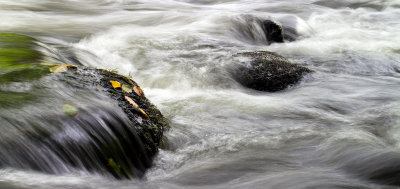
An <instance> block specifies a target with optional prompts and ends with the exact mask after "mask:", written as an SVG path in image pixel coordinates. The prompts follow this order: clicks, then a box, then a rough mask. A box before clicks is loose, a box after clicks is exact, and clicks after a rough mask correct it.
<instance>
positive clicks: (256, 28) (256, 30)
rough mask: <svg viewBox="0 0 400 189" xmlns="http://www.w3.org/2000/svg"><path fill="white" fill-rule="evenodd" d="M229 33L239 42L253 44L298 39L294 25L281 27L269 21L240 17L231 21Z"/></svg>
mask: <svg viewBox="0 0 400 189" xmlns="http://www.w3.org/2000/svg"><path fill="white" fill-rule="evenodd" d="M232 22H233V27H232V28H231V31H232V32H233V34H234V35H235V36H236V37H237V38H238V39H240V40H245V41H247V42H251V43H255V44H266V45H270V44H272V43H283V42H285V41H294V40H296V39H297V38H298V33H297V31H296V28H295V24H288V25H287V26H285V25H282V24H280V23H278V22H276V21H273V20H271V19H265V18H259V17H255V16H252V15H241V16H239V17H237V18H234V19H233V21H232Z"/></svg>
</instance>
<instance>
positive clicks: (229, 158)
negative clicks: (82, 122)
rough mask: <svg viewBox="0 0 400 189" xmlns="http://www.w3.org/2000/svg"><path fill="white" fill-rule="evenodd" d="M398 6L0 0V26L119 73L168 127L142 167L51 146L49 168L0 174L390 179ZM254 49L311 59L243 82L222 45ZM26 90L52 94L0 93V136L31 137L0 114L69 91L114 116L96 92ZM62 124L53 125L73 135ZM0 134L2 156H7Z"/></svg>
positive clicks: (242, 180) (63, 178) (241, 184)
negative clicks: (84, 159)
mask: <svg viewBox="0 0 400 189" xmlns="http://www.w3.org/2000/svg"><path fill="white" fill-rule="evenodd" d="M399 8H400V2H399V1H397V0H354V1H350V0H337V1H328V0H319V1H318V0H307V1H297V0H296V1H289V0H287V1H286V0H285V1H257V0H256V1H244V0H235V1H234V0H220V1H211V0H204V1H197V0H193V1H189V0H181V1H173V0H168V1H153V0H150V1H137V0H118V1H110V0H82V1H73V0H69V1H67V0H65V1H50V0H43V1H33V0H32V1H29V0H23V1H22V0H21V1H14V0H3V1H1V2H0V20H1V21H0V32H13V33H22V34H26V35H30V36H34V37H36V38H38V39H39V40H40V41H41V42H43V43H46V44H47V46H48V48H50V51H53V53H54V54H57V55H59V57H57V59H62V61H68V62H71V63H75V64H77V63H79V64H83V65H85V66H92V67H98V68H105V69H116V70H117V71H119V72H120V73H122V74H126V75H128V74H129V75H131V76H132V78H133V79H134V80H135V81H137V82H138V83H139V84H140V85H141V86H142V88H143V89H144V91H145V93H146V95H147V97H148V98H149V99H150V100H151V101H152V102H153V103H155V104H156V105H157V106H158V107H159V108H160V109H161V111H162V112H163V114H164V115H165V116H166V117H167V118H168V119H169V120H170V121H171V130H170V131H169V132H167V133H166V136H167V137H168V139H169V141H170V147H169V148H168V149H163V150H161V151H160V153H159V155H158V156H157V157H156V159H155V162H154V166H153V168H151V169H150V170H149V171H148V172H147V173H146V174H145V176H144V178H143V179H133V180H122V181H121V180H116V179H114V178H113V177H112V176H110V175H104V174H100V173H96V172H92V171H90V170H85V169H79V168H78V169H70V168H69V167H68V166H66V165H65V164H63V163H61V164H57V161H56V159H54V160H52V161H54V162H53V163H49V162H43V163H39V162H37V163H38V164H39V166H47V167H48V169H49V170H53V171H50V172H54V173H57V174H46V173H42V172H35V171H30V170H27V169H23V168H8V167H4V168H1V169H0V188H96V189H97V188H279V189H281V188H296V189H298V188H396V185H397V186H399V184H400V150H399V144H400V143H399V142H400V138H399V137H400V93H399V92H398V91H399V88H400V73H399V72H400V71H399V70H400V61H399V60H400V54H399V53H400V43H399V42H400V35H398V34H399V33H400V9H399ZM254 18H261V19H267V18H269V19H273V20H275V21H277V22H280V23H281V24H282V25H283V26H284V28H286V31H288V32H289V31H294V30H296V31H297V35H295V37H296V38H297V39H296V40H295V41H292V42H287V43H282V44H277V43H275V44H272V45H270V46H266V45H265V44H266V39H265V37H264V35H263V33H262V30H261V28H260V27H259V26H258V25H257V23H256V22H254V20H255V19H254ZM252 20H253V21H252ZM253 50H268V51H274V52H277V53H280V54H282V55H284V56H286V57H288V58H289V59H290V60H292V61H293V62H296V63H299V64H302V65H304V66H307V67H309V68H310V69H313V70H315V73H313V74H311V75H309V76H307V77H306V78H304V80H303V81H302V82H301V83H300V84H299V85H296V86H293V87H291V88H289V89H287V90H284V91H281V92H277V93H268V92H257V91H253V90H249V89H246V88H243V87H241V86H240V85H239V84H238V83H237V82H236V81H235V80H234V79H233V78H232V76H231V75H230V74H229V72H228V71H227V70H228V68H229V66H231V65H232V64H233V63H234V60H233V59H232V58H231V56H232V55H233V54H236V53H238V52H243V51H253ZM44 81H45V80H44ZM36 84H37V83H36ZM38 85H43V83H38ZM34 86H35V83H34V84H30V83H29V82H15V83H11V84H8V85H2V86H0V87H1V90H2V91H4V90H7V91H12V92H16V91H27V90H32V87H33V88H34ZM36 92H37V93H38V94H44V95H48V96H50V97H51V96H57V98H54V99H52V100H49V101H46V103H41V104H40V106H36V105H35V104H34V105H31V106H26V107H25V108H24V109H21V108H18V107H17V106H16V105H15V104H11V107H6V108H5V107H1V108H2V109H1V113H0V115H1V116H0V118H1V122H0V123H1V124H2V128H1V134H0V136H1V137H2V139H1V140H2V141H3V142H4V141H6V140H7V139H8V138H12V139H14V140H13V141H17V144H18V145H24V146H25V147H26V148H28V149H29V148H30V149H32V150H33V151H35V150H40V149H39V148H38V146H37V145H36V146H35V145H32V144H31V143H30V142H29V141H26V139H25V138H18V137H20V136H19V135H18V132H20V131H19V130H14V129H15V125H14V126H8V125H6V124H5V123H8V122H7V121H6V120H9V119H10V118H13V115H15V112H16V114H21V112H22V113H24V115H25V116H22V118H21V120H20V121H26V120H31V121H33V122H34V121H35V120H36V121H40V120H42V119H41V118H34V119H30V118H31V116H33V115H39V117H40V116H42V117H46V116H48V115H51V114H52V113H54V112H57V111H60V110H59V108H58V107H59V106H58V105H59V104H62V103H63V100H68V99H71V97H74V98H78V97H79V102H80V103H81V104H80V105H79V106H80V107H81V108H83V109H85V108H86V109H87V110H91V109H90V107H93V105H100V106H103V107H107V109H106V110H105V111H104V112H96V111H90V115H91V116H94V117H96V116H97V118H98V116H99V115H104V116H105V117H106V118H104V117H103V118H99V119H97V118H95V120H104V119H114V118H115V119H117V120H124V119H126V118H125V117H124V116H123V115H122V114H120V113H121V111H120V110H118V109H117V108H116V107H115V106H113V105H112V104H111V103H110V102H108V101H107V100H105V98H104V97H102V96H96V98H93V96H92V94H88V93H86V92H84V91H81V92H80V93H79V92H78V93H79V95H77V94H76V93H75V92H76V91H69V89H64V88H60V89H59V90H56V91H55V92H54V94H53V93H46V90H44V91H43V90H37V91H36ZM60 99H61V100H60ZM93 99H96V100H94V101H93ZM105 112H108V113H105ZM107 117H108V118H107ZM14 118H15V117H14ZM46 120H47V118H46ZM17 125H18V124H17ZM44 125H46V124H44ZM67 126H70V127H71V128H73V125H67ZM44 127H46V126H44ZM70 131H71V133H72V134H71V133H70V135H68V133H67V134H66V135H65V136H74V137H76V136H77V135H74V134H73V133H74V131H76V130H74V129H71V130H70ZM81 137H83V138H85V136H81ZM32 146H34V147H32ZM1 148H2V151H1V152H0V154H4V155H2V157H1V158H4V157H8V158H12V157H17V155H14V154H13V153H14V152H13V151H12V150H10V152H7V153H5V152H6V151H4V150H3V149H4V148H5V147H4V148H3V147H1ZM46 157H47V158H50V157H51V156H46ZM1 158H0V159H1ZM44 158H45V157H44ZM46 163H47V164H46ZM17 164H18V163H17ZM45 164H46V165H45ZM17 167H18V166H17Z"/></svg>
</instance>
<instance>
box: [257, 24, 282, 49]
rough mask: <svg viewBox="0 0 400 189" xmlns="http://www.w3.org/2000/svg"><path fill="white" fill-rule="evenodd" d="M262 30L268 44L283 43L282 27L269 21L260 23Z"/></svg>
mask: <svg viewBox="0 0 400 189" xmlns="http://www.w3.org/2000/svg"><path fill="white" fill-rule="evenodd" d="M261 23H262V24H261V25H262V28H263V30H264V33H265V37H266V39H267V42H268V44H271V43H273V42H276V43H283V29H282V26H280V25H278V24H277V23H275V22H273V21H271V20H264V21H261Z"/></svg>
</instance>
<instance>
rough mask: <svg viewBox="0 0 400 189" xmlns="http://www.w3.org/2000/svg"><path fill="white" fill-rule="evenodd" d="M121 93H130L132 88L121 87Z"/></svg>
mask: <svg viewBox="0 0 400 189" xmlns="http://www.w3.org/2000/svg"><path fill="white" fill-rule="evenodd" d="M122 91H124V92H126V93H131V92H132V88H131V86H130V85H122Z"/></svg>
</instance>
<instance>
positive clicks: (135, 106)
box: [125, 96, 149, 118]
mask: <svg viewBox="0 0 400 189" xmlns="http://www.w3.org/2000/svg"><path fill="white" fill-rule="evenodd" d="M125 99H126V101H128V102H129V104H131V105H132V106H133V107H134V108H136V109H138V110H139V112H140V113H141V114H142V115H143V116H144V117H145V118H149V115H147V113H146V112H145V111H144V110H142V109H141V108H139V105H137V104H136V102H135V101H133V99H132V98H130V97H128V96H125Z"/></svg>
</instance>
